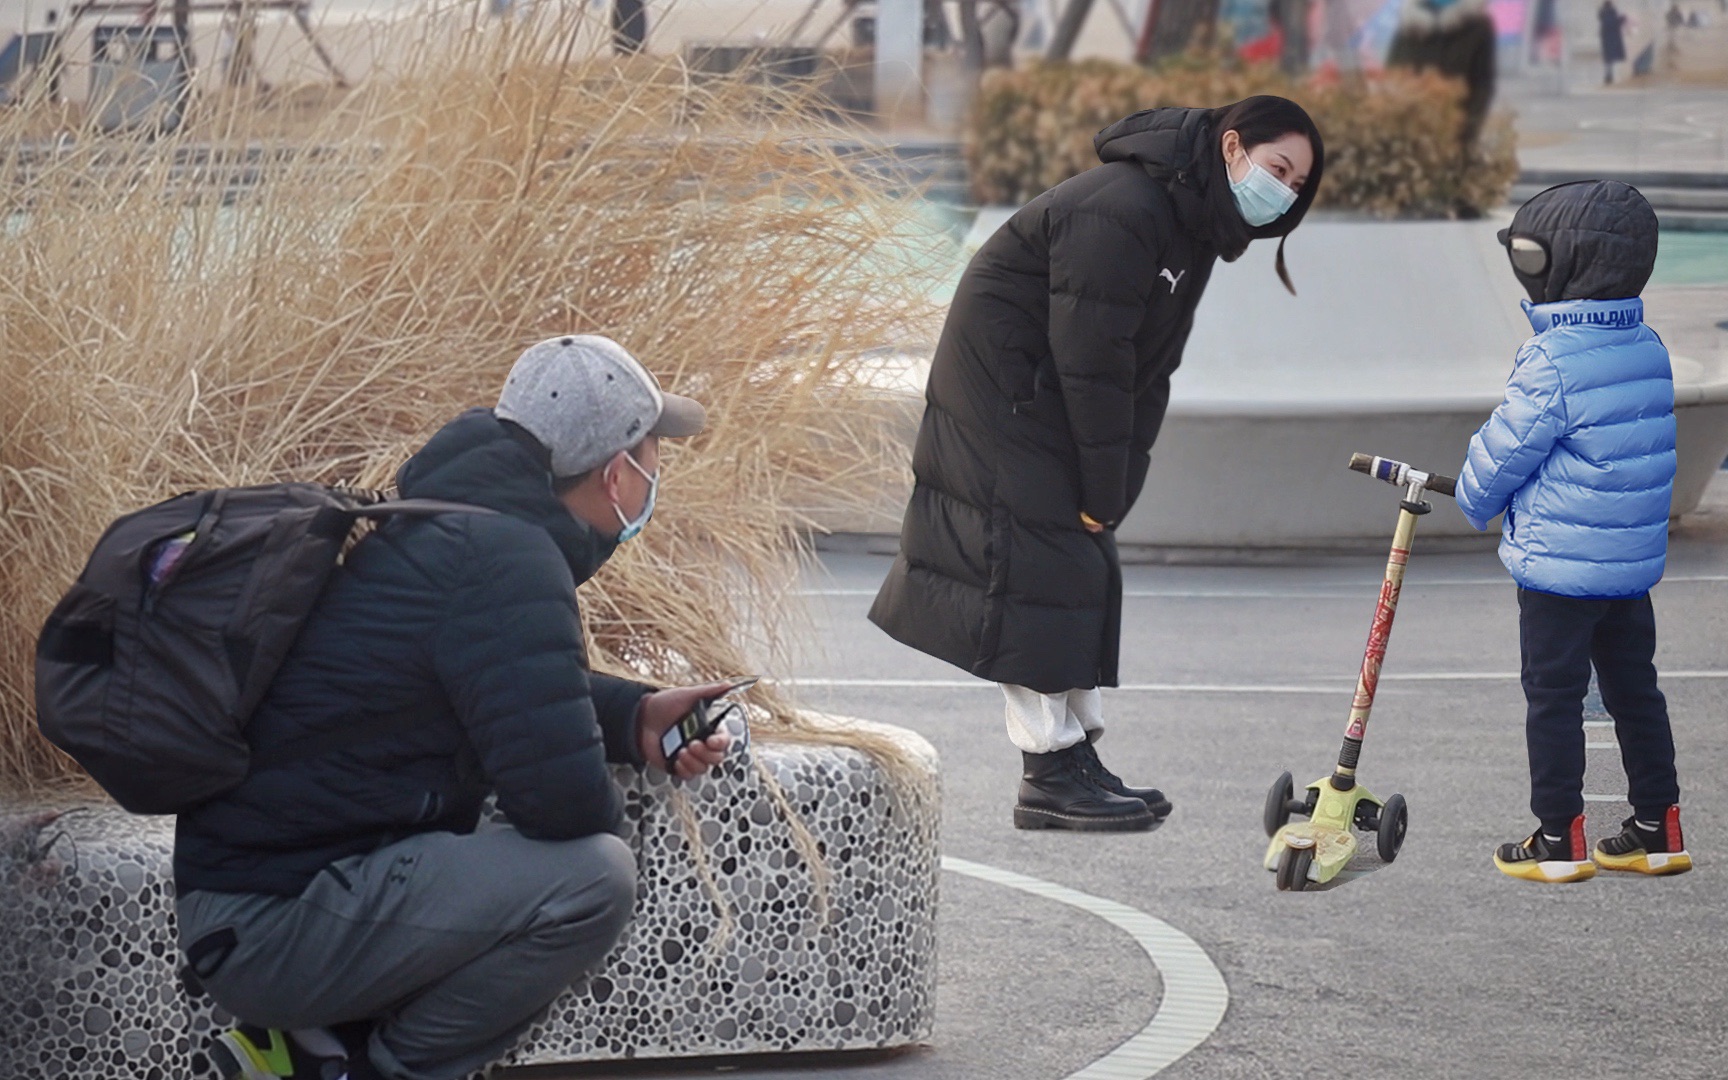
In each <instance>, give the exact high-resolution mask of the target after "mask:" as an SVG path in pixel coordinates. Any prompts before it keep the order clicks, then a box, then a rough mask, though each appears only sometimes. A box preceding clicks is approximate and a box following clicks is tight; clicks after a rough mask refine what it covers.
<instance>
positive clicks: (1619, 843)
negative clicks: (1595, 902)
mask: <svg viewBox="0 0 1728 1080" xmlns="http://www.w3.org/2000/svg"><path fill="white" fill-rule="evenodd" d="M1621 824H1622V825H1624V826H1625V828H1623V829H1621V830H1620V835H1619V836H1610V837H1608V838H1607V839H1606V840H1603V841H1602V842H1601V843H1599V844H1597V845H1596V852H1595V857H1596V864H1597V865H1598V866H1600V867H1602V869H1604V870H1630V871H1631V872H1632V873H1635V874H1653V875H1658V876H1660V875H1663V874H1684V873H1685V872H1686V871H1688V870H1690V869H1692V856H1691V855H1690V854H1688V853H1687V851H1686V841H1685V838H1684V837H1682V836H1681V834H1680V808H1679V807H1678V806H1670V807H1669V808H1668V811H1667V812H1666V813H1664V814H1663V815H1662V820H1661V822H1659V823H1658V824H1657V826H1656V828H1654V829H1646V828H1645V827H1644V826H1643V825H1640V824H1639V823H1638V816H1637V815H1636V814H1634V815H1633V816H1632V817H1629V818H1627V819H1626V820H1625V821H1623V822H1621Z"/></svg>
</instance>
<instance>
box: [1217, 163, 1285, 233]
mask: <svg viewBox="0 0 1728 1080" xmlns="http://www.w3.org/2000/svg"><path fill="white" fill-rule="evenodd" d="M1242 156H1243V157H1244V158H1247V161H1248V172H1247V174H1246V175H1245V176H1243V177H1242V179H1240V180H1232V181H1231V182H1230V194H1232V195H1234V196H1235V197H1236V209H1237V210H1238V211H1239V212H1240V213H1241V214H1242V220H1243V221H1246V222H1247V223H1248V224H1250V225H1252V226H1254V227H1255V228H1259V227H1260V226H1262V225H1270V224H1272V223H1273V222H1274V221H1277V220H1278V219H1279V218H1281V217H1283V216H1284V215H1285V213H1287V212H1288V211H1289V209H1290V208H1291V207H1292V206H1295V205H1296V193H1295V192H1294V191H1291V190H1290V189H1289V188H1287V187H1285V186H1284V184H1283V182H1282V181H1280V180H1279V179H1278V178H1277V177H1276V176H1273V175H1272V174H1271V173H1269V172H1267V171H1266V170H1265V169H1262V168H1261V167H1260V165H1259V163H1258V162H1256V161H1255V160H1254V159H1253V158H1251V157H1248V153H1247V151H1243V153H1242Z"/></svg>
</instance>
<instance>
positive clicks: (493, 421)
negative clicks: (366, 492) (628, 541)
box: [396, 409, 618, 585]
mask: <svg viewBox="0 0 1728 1080" xmlns="http://www.w3.org/2000/svg"><path fill="white" fill-rule="evenodd" d="M396 488H397V490H398V491H399V492H400V493H401V494H402V497H403V498H408V499H446V500H449V501H451V502H462V503H469V504H472V505H474V506H484V507H486V508H487V509H489V510H496V511H498V512H499V513H501V514H508V515H510V516H511V517H514V518H518V519H520V520H522V521H526V522H528V523H529V524H531V525H537V526H539V527H540V528H542V529H545V530H546V532H547V533H548V534H549V535H551V537H552V540H553V542H554V543H555V544H557V545H558V550H559V551H560V552H561V553H562V554H563V556H564V561H565V562H567V563H568V564H569V565H570V572H571V574H573V575H574V576H575V578H576V584H578V585H580V584H582V583H583V582H584V581H587V580H588V579H589V578H591V577H593V576H594V574H595V573H596V572H597V571H598V570H599V569H600V567H601V565H602V564H604V563H605V562H606V560H607V559H609V558H611V556H612V553H613V552H614V551H616V550H617V549H618V542H617V541H616V540H614V539H612V538H611V537H607V536H602V535H601V534H600V533H598V532H596V531H595V530H594V529H593V528H592V527H591V526H589V525H588V524H587V523H586V522H583V521H580V520H578V519H577V518H576V517H574V516H573V515H572V514H571V513H570V511H569V510H567V509H566V508H565V506H564V504H563V503H561V502H559V501H558V497H557V496H556V495H554V494H553V493H552V464H551V459H550V457H549V455H548V454H547V452H546V448H545V447H543V446H541V445H540V443H539V442H538V441H537V440H535V438H534V436H532V435H530V434H528V432H527V431H526V430H525V429H523V428H521V427H519V426H517V425H516V424H513V423H511V422H509V421H508V420H500V419H498V417H497V416H496V415H494V414H493V412H492V410H491V409H470V410H469V411H467V412H465V413H463V414H462V415H461V416H459V417H457V418H456V419H454V420H452V421H451V422H450V423H448V424H446V425H444V427H443V428H442V429H440V430H439V432H438V433H437V434H436V435H434V436H432V438H431V440H429V441H428V442H427V443H426V445H425V446H423V447H421V448H420V450H419V452H418V453H416V454H415V455H414V456H413V457H411V458H409V459H408V461H407V462H406V463H405V464H404V465H403V466H402V468H401V469H400V470H398V471H397V473H396Z"/></svg>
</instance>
